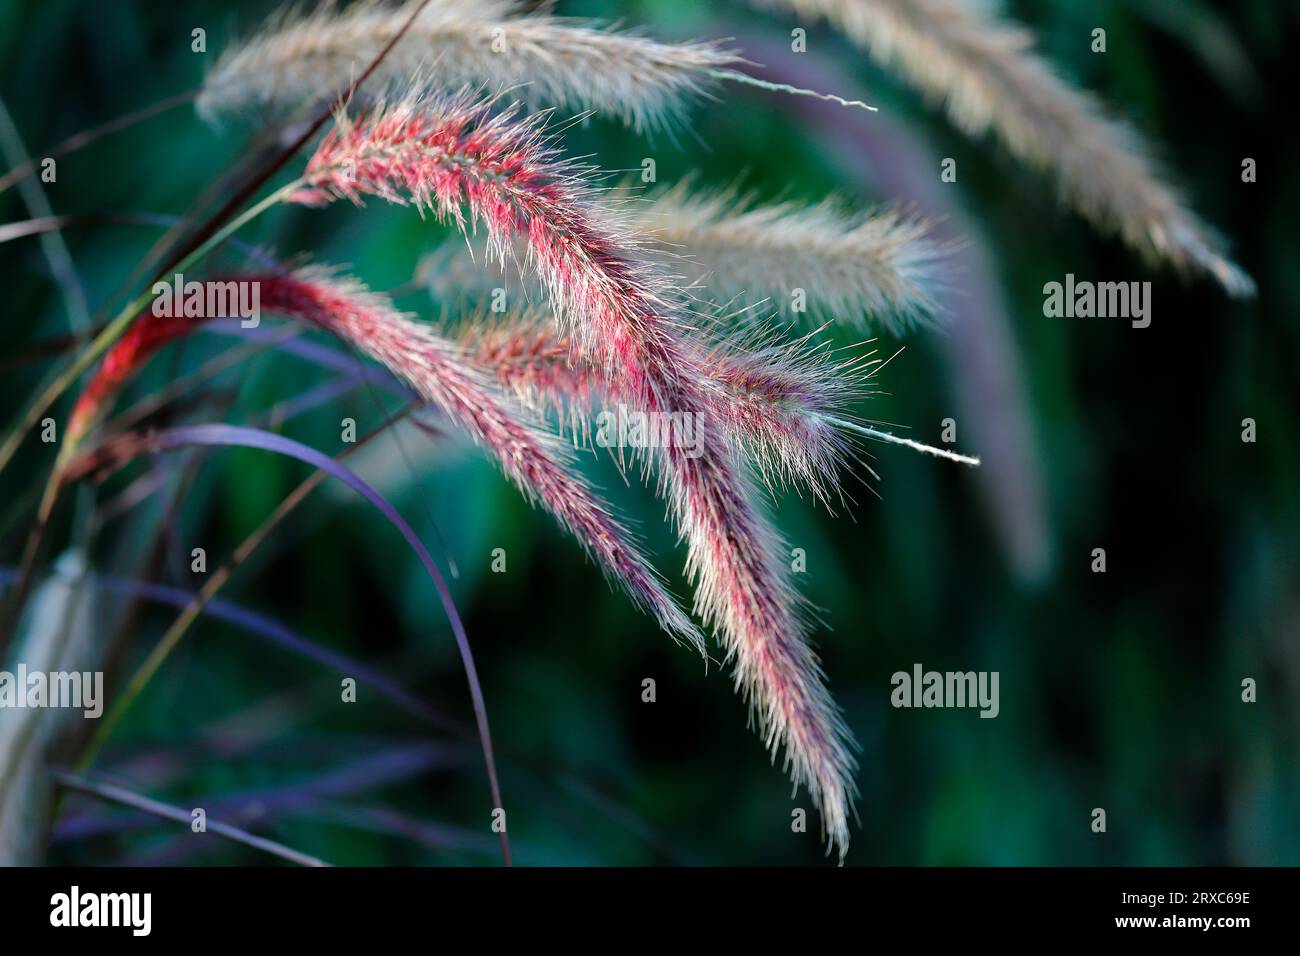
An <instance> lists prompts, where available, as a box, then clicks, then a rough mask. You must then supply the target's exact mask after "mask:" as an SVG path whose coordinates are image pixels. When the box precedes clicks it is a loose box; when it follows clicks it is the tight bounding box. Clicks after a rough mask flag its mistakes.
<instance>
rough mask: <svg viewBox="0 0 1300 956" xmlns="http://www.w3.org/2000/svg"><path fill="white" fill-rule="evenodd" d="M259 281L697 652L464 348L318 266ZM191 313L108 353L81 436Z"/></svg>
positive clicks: (552, 445) (145, 329)
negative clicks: (415, 401)
mask: <svg viewBox="0 0 1300 956" xmlns="http://www.w3.org/2000/svg"><path fill="white" fill-rule="evenodd" d="M239 281H243V282H256V283H258V284H259V286H260V299H261V304H262V308H264V309H266V310H267V311H269V312H274V313H279V314H282V315H286V316H289V317H292V318H295V319H298V320H299V321H302V322H304V323H306V324H308V325H312V326H315V327H316V328H320V329H324V330H325V331H327V332H330V333H332V334H334V335H336V336H338V337H339V338H340V339H342V340H343V341H345V342H347V343H349V344H350V345H352V346H353V347H355V348H357V349H359V350H360V351H362V352H364V353H366V354H367V355H369V356H371V357H372V358H374V359H375V360H376V361H378V362H380V363H382V364H383V365H385V366H387V367H388V368H389V369H390V370H392V371H393V372H394V373H395V374H396V375H397V376H398V377H400V378H402V379H403V380H405V381H406V382H407V383H408V384H409V385H410V386H411V387H412V388H413V389H415V391H416V392H417V393H418V394H419V395H420V396H421V397H422V398H423V399H425V400H426V401H428V402H430V403H431V404H433V405H434V406H436V407H438V408H439V409H441V410H442V411H443V412H444V413H445V414H446V415H447V416H448V418H450V419H451V420H452V421H453V422H454V423H455V424H456V425H458V426H459V427H460V428H461V429H462V430H464V431H465V432H466V433H467V434H469V435H470V437H472V438H473V439H474V440H475V441H476V442H477V443H478V444H479V445H481V446H482V447H483V448H484V449H486V450H487V451H488V452H489V453H490V454H491V455H492V457H493V458H494V459H496V461H497V462H498V464H500V466H501V468H502V470H503V471H504V472H505V473H506V475H507V476H508V477H509V478H510V480H511V481H513V482H514V483H515V485H516V486H517V487H518V488H519V489H520V490H521V491H522V492H523V493H524V494H525V495H526V496H527V497H528V498H529V499H530V500H532V501H534V502H537V503H540V504H541V505H542V507H544V508H545V509H546V510H547V511H549V512H550V513H551V514H553V515H554V516H555V517H556V518H557V519H559V521H560V522H561V523H562V524H563V525H564V526H565V527H566V528H567V529H568V530H569V531H570V532H571V533H572V534H573V536H574V537H575V538H576V539H577V540H578V541H579V542H580V543H581V544H582V545H583V547H584V548H585V549H586V550H587V552H588V553H589V554H590V555H592V557H593V558H595V559H596V561H597V562H598V563H599V565H600V567H601V568H602V569H603V570H604V571H605V572H606V573H607V574H608V575H609V576H610V577H611V578H612V579H614V580H616V581H618V582H619V583H620V584H621V585H622V586H623V589H624V590H625V591H626V592H627V593H628V595H629V596H631V598H632V599H633V601H634V602H635V603H636V604H637V605H638V606H640V607H642V608H643V609H645V610H647V611H649V612H650V613H651V614H652V615H653V616H654V617H655V619H656V620H657V621H658V622H659V624H660V626H661V627H662V628H663V629H664V630H665V631H667V632H668V633H669V634H671V635H672V636H673V637H674V638H678V639H682V640H686V641H688V642H690V643H691V644H692V645H694V646H696V647H697V648H699V649H700V650H701V651H703V641H702V639H701V637H700V635H699V632H698V630H697V629H696V627H695V626H694V624H692V623H691V621H690V619H689V618H688V617H687V616H686V614H685V613H684V612H683V611H682V609H681V608H680V607H678V605H677V603H676V602H675V601H674V600H673V598H672V596H671V595H670V594H669V593H668V592H667V590H666V589H665V587H664V585H663V583H662V581H661V580H660V579H659V577H658V576H657V574H656V573H655V571H654V569H653V568H652V567H651V566H650V564H649V562H648V561H647V560H646V559H645V557H644V556H643V555H642V554H641V552H640V549H639V548H638V546H637V544H636V542H635V541H634V540H633V538H632V537H631V535H630V534H629V533H628V531H627V530H626V529H625V528H624V527H623V526H622V525H621V524H620V523H619V522H618V520H617V519H615V518H614V517H613V516H612V515H611V514H610V513H609V510H608V508H607V507H606V506H605V505H604V504H603V503H602V502H601V501H600V500H599V498H597V496H596V495H595V494H594V492H593V491H592V490H591V488H590V487H589V486H588V485H587V484H586V483H585V482H584V481H583V479H582V478H581V477H580V476H579V475H578V474H577V473H576V472H575V471H574V470H573V469H572V468H571V467H570V463H569V461H568V460H567V459H568V457H569V456H568V454H567V452H566V449H565V448H564V447H563V445H562V444H560V443H559V442H558V441H556V440H555V438H554V437H553V436H552V435H550V434H549V433H548V432H546V431H545V430H543V429H541V428H539V427H537V426H535V425H534V424H532V423H531V422H530V421H529V420H528V416H527V415H526V414H525V413H524V412H523V411H522V410H521V409H519V408H518V407H516V406H514V405H513V404H512V403H511V402H510V401H509V400H507V399H506V398H505V396H503V395H502V394H501V393H500V391H499V389H498V388H497V387H496V386H495V385H494V384H493V383H492V382H491V380H490V378H489V377H488V376H487V375H486V374H484V373H483V372H482V371H481V370H479V369H478V368H476V367H475V366H474V365H473V364H472V362H470V361H469V359H468V357H467V356H466V355H465V352H464V350H463V349H462V348H461V347H460V346H458V345H456V344H455V343H453V342H449V341H447V340H446V339H443V338H441V337H439V336H437V335H435V334H434V333H433V332H432V331H430V330H429V329H428V328H427V327H425V326H423V325H420V324H418V323H416V322H413V321H411V320H410V319H409V318H407V317H406V316H404V315H402V314H400V313H398V312H397V311H396V310H395V309H394V308H393V307H392V305H391V303H389V301H388V299H387V298H386V297H384V296H382V295H378V294H376V293H373V292H371V291H369V290H367V289H366V288H364V287H363V286H362V285H361V284H360V283H358V282H356V281H354V280H350V279H344V278H339V277H337V276H335V275H334V274H333V273H331V272H330V271H329V270H326V269H322V268H308V269H302V270H299V271H297V272H294V273H289V274H271V275H265V276H241V277H239ZM193 327H194V320H193V319H173V318H160V317H157V316H155V315H153V314H151V313H149V314H145V315H142V316H141V317H140V318H139V319H137V321H136V323H135V324H134V325H133V326H132V328H131V330H130V331H129V332H128V333H127V335H126V336H124V337H123V338H122V339H121V340H120V341H119V342H118V344H117V345H116V346H115V347H114V348H113V349H112V350H111V351H110V352H109V354H108V355H107V356H106V358H105V360H104V363H103V364H102V366H101V367H100V370H99V372H98V374H97V375H96V376H95V377H94V378H93V379H92V380H91V382H90V384H89V385H88V386H87V388H86V390H85V392H84V393H83V394H82V396H81V399H80V400H79V402H78V404H77V406H76V409H75V411H74V413H73V424H72V426H71V428H72V430H73V433H74V434H81V433H83V432H84V431H85V430H86V428H87V427H88V424H89V422H90V421H91V420H93V418H94V417H95V415H96V414H97V413H98V412H99V411H100V410H102V408H103V407H104V405H105V403H106V402H107V401H108V400H109V399H110V398H111V396H112V394H113V393H114V392H115V391H116V390H117V388H118V387H119V386H120V385H121V383H122V381H124V380H125V379H126V377H128V376H129V375H130V374H131V373H132V372H134V371H135V370H136V369H138V368H139V366H140V365H141V364H142V363H143V362H144V360H145V359H147V358H148V357H149V355H150V354H151V353H152V352H153V351H154V350H156V349H157V348H158V347H160V346H161V345H163V344H165V343H166V342H167V341H169V340H171V339H173V338H176V337H178V336H180V335H183V334H185V333H187V332H189V331H191V330H192V329H193Z"/></svg>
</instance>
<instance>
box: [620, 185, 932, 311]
mask: <svg viewBox="0 0 1300 956" xmlns="http://www.w3.org/2000/svg"><path fill="white" fill-rule="evenodd" d="M630 208H631V209H632V214H631V215H632V217H633V218H632V222H631V227H632V228H633V230H634V231H635V232H636V234H637V235H638V236H640V237H641V238H642V239H643V240H644V242H645V244H646V246H647V247H648V248H650V249H651V250H653V251H654V252H656V253H657V254H658V255H660V256H666V257H671V266H672V267H673V268H675V269H676V270H677V271H679V272H682V273H684V274H685V275H686V277H687V278H689V279H690V280H692V281H693V282H695V283H696V284H698V285H699V286H702V287H703V289H704V290H705V291H706V292H707V293H708V295H709V297H710V298H713V299H715V300H720V301H740V302H747V303H749V304H751V305H755V306H758V307H760V308H762V307H764V306H767V307H770V308H771V309H775V310H779V311H780V312H782V313H783V314H786V315H789V314H791V313H792V312H793V311H797V309H795V308H792V306H793V305H794V302H795V290H797V289H802V290H803V291H804V295H805V296H806V299H807V301H806V305H807V306H808V307H810V308H811V309H812V310H813V311H815V312H816V314H819V315H825V316H830V317H835V318H837V319H842V320H846V321H850V322H855V323H859V324H861V323H863V321H864V320H865V319H867V318H871V319H873V320H874V321H875V322H877V323H878V324H879V325H881V326H883V327H885V328H887V329H890V330H892V331H900V330H902V329H905V328H907V327H909V326H911V325H915V324H917V323H923V322H926V321H929V320H932V319H933V318H934V317H935V314H936V311H937V309H938V306H937V305H936V303H935V299H934V295H933V293H934V291H935V289H936V287H937V281H938V279H937V273H936V264H937V263H938V262H939V261H940V260H941V259H942V258H943V256H944V254H945V249H944V248H943V247H942V246H941V245H939V244H937V243H935V242H933V241H931V240H929V239H927V238H926V234H927V232H928V231H929V223H927V222H925V221H924V220H922V219H919V218H917V217H915V216H911V215H908V214H907V213H906V212H904V211H901V210H897V209H887V210H883V211H881V212H877V213H875V214H872V215H860V214H856V213H853V212H850V211H849V209H848V208H847V206H846V204H844V203H842V202H839V201H837V200H835V199H833V198H832V199H826V200H824V201H822V202H820V203H818V204H816V205H814V206H800V205H798V204H796V203H792V202H783V203H776V204H773V205H760V204H758V203H755V202H754V201H753V200H752V199H750V198H748V197H744V196H740V195H737V194H736V193H735V192H722V193H718V194H714V195H709V194H707V193H703V192H701V191H700V190H698V189H693V188H691V187H690V186H689V185H687V186H677V187H674V188H672V189H670V190H668V191H667V192H664V193H662V194H660V195H659V196H657V197H651V201H649V202H646V203H641V204H633V205H631V206H630Z"/></svg>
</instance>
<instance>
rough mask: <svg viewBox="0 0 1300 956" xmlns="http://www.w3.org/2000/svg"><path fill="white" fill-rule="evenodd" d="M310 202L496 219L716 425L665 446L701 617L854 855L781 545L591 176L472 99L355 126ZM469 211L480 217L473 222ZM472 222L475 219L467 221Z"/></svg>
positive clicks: (640, 383)
mask: <svg viewBox="0 0 1300 956" xmlns="http://www.w3.org/2000/svg"><path fill="white" fill-rule="evenodd" d="M306 175H307V188H306V191H305V192H304V194H303V195H301V196H299V197H297V198H299V199H301V200H305V201H311V202H319V201H324V200H326V199H328V198H330V197H346V198H351V199H354V200H356V199H358V198H359V197H360V196H361V195H375V196H380V197H383V198H386V199H390V200H395V201H409V202H412V203H414V204H415V205H417V206H419V207H420V208H424V209H432V210H433V211H434V212H435V213H436V214H437V215H438V216H439V217H440V218H442V219H444V220H447V219H450V220H452V221H454V222H455V223H456V224H457V225H458V227H459V228H460V229H461V230H462V231H468V228H469V225H470V223H479V222H481V223H484V224H485V227H486V230H487V233H488V243H489V249H491V250H492V251H493V254H494V255H495V256H496V257H497V258H498V259H504V258H505V257H506V256H507V255H509V253H510V250H511V248H512V246H513V242H515V241H519V240H522V241H524V244H525V248H526V250H527V252H526V256H525V259H526V263H525V265H526V267H527V268H528V269H530V270H531V271H532V272H533V273H534V274H535V275H536V276H537V277H538V278H539V279H541V281H542V282H543V284H544V285H545V286H546V288H547V290H548V292H549V294H550V298H551V301H552V303H553V304H554V305H555V306H556V310H557V315H558V316H559V317H560V318H561V320H562V322H563V323H565V324H566V325H567V326H568V328H569V329H570V331H571V332H572V333H573V334H574V338H575V340H576V341H577V342H578V344H579V346H580V348H581V351H582V352H583V353H584V354H586V355H587V356H589V357H590V358H591V359H592V360H594V361H595V362H596V363H597V365H599V366H600V367H601V368H603V369H604V371H605V373H606V374H607V375H609V376H611V377H613V376H617V377H618V378H619V380H620V381H621V383H622V385H623V387H624V388H625V389H626V390H627V393H628V394H629V395H631V396H635V399H636V401H635V403H634V404H635V407H636V408H637V409H638V410H640V411H642V412H645V413H650V414H667V415H683V414H684V415H690V416H694V417H695V419H696V420H697V421H699V422H701V423H702V424H703V431H704V438H705V440H704V441H703V443H702V446H701V447H700V448H698V449H696V450H695V451H696V452H698V453H692V451H690V450H688V449H687V448H686V447H685V446H684V445H683V443H682V442H678V441H673V442H669V443H667V445H666V446H665V447H663V448H659V449H656V451H655V455H656V458H657V461H658V463H659V466H660V475H661V483H662V486H663V491H664V492H665V494H666V495H667V498H668V501H669V503H670V505H671V507H672V510H673V513H674V515H675V516H676V518H677V522H678V524H679V526H680V528H681V530H682V533H683V535H684V537H685V538H686V540H687V542H688V556H687V571H688V574H689V575H690V577H691V578H692V579H693V580H694V581H695V582H696V609H697V611H698V612H699V613H700V615H701V617H702V618H703V619H704V620H705V621H706V623H709V624H711V625H713V626H715V627H716V629H717V630H718V632H719V635H720V637H721V639H722V641H723V643H724V645H725V646H726V649H727V654H728V657H729V658H730V659H732V660H734V661H735V669H736V679H737V682H738V684H739V686H740V687H741V688H742V690H743V691H744V692H745V693H746V695H747V696H748V699H749V700H750V703H751V706H752V707H753V708H754V710H755V711H756V712H757V714H758V715H759V718H760V726H761V730H762V732H763V734H764V736H765V739H766V742H767V744H768V746H769V748H770V749H771V750H772V751H773V753H774V754H775V752H776V751H777V750H780V749H782V745H784V754H785V763H786V765H787V767H788V769H789V771H790V774H791V776H792V777H793V779H794V781H795V783H796V785H798V784H805V785H807V786H808V788H809V791H810V793H811V795H812V797H813V799H814V800H815V801H816V802H817V803H818V805H819V806H820V808H821V814H822V821H823V825H824V828H825V831H826V832H827V834H828V836H829V839H830V841H831V843H832V844H834V845H836V846H838V847H839V848H840V852H841V854H843V852H844V851H845V849H846V847H847V844H848V823H847V819H848V813H849V809H850V806H851V803H852V799H853V794H854V785H853V774H854V770H855V763H854V760H853V757H852V754H851V752H850V745H849V743H848V734H847V731H846V729H845V727H844V725H843V722H842V720H841V718H840V716H839V712H838V710H837V709H836V707H835V705H834V703H833V702H832V701H831V699H830V696H829V694H828V693H827V691H826V689H825V686H824V684H823V681H822V677H821V673H820V669H819V667H818V665H817V661H816V658H815V656H814V655H813V653H812V650H811V649H810V647H809V646H808V643H807V640H806V636H805V633H804V627H803V623H802V621H801V620H800V616H799V613H798V609H799V601H798V598H797V596H796V595H795V593H794V591H793V589H792V588H791V587H790V584H789V581H788V578H787V575H786V571H785V566H784V562H783V561H782V560H780V559H779V558H778V553H777V541H776V538H775V535H774V534H773V533H772V532H771V530H770V528H769V526H768V524H767V522H766V521H765V520H764V518H763V517H762V516H761V515H760V514H759V513H758V512H757V511H756V510H755V508H754V506H753V503H752V502H751V500H750V495H749V489H748V487H747V482H746V481H745V479H744V477H743V475H742V474H741V473H740V472H739V471H738V470H737V462H736V461H735V456H734V455H733V454H732V449H731V446H730V443H729V442H727V441H726V440H725V439H724V438H723V437H720V435H721V432H722V429H718V428H715V427H714V426H716V416H715V415H714V413H713V412H712V411H711V409H710V407H709V401H708V393H709V390H710V386H709V385H708V383H705V382H699V381H696V379H695V378H694V377H693V374H692V373H693V366H692V364H691V362H690V360H689V356H688V354H687V352H686V350H685V348H684V347H683V345H682V343H681V341H680V339H679V336H678V329H679V328H680V326H681V325H682V324H683V322H684V317H683V316H682V315H681V314H680V313H679V310H678V309H677V308H675V307H674V306H673V305H671V304H669V298H670V293H671V290H669V289H667V288H666V287H665V286H664V285H663V284H662V283H661V282H660V281H658V280H657V278H656V275H655V274H654V273H652V272H650V271H649V269H648V268H647V267H645V266H643V265H639V264H637V263H636V262H635V260H634V258H633V256H632V250H631V245H630V242H629V241H628V240H627V239H626V237H623V236H620V235H619V234H617V233H615V232H614V231H612V230H610V229H608V228H607V227H605V226H604V225H603V224H602V223H601V222H600V221H599V219H598V214H597V213H596V211H595V210H596V204H595V203H594V202H593V201H592V198H591V196H590V190H589V187H587V186H586V185H585V183H584V182H583V179H582V177H581V175H580V174H579V172H578V171H577V170H576V169H574V168H573V167H571V166H568V165H566V164H564V163H562V162H561V161H559V160H558V159H557V158H556V156H555V154H554V151H553V150H552V149H551V147H550V146H549V144H548V143H547V141H546V139H545V136H544V131H543V129H542V127H541V126H540V125H539V123H538V122H537V121H534V120H517V119H515V118H514V116H513V115H512V113H511V112H510V111H506V112H505V113H504V114H498V115H492V114H490V113H489V112H488V111H487V110H486V109H485V108H484V107H482V106H476V105H474V104H472V103H470V102H469V101H468V100H467V99H466V98H465V97H463V96H462V97H457V98H453V99H450V100H445V99H437V98H427V99H423V100H421V99H415V98H408V99H406V100H403V101H401V102H399V103H396V104H394V105H390V106H387V107H380V108H377V109H376V110H373V111H371V112H369V113H367V114H363V115H362V116H361V117H360V118H358V119H356V120H352V121H346V120H345V121H342V122H340V123H339V125H338V128H337V129H336V130H335V132H334V133H332V134H331V135H330V136H329V137H327V138H326V139H325V140H324V141H323V142H322V143H321V145H320V147H319V148H318V150H317V151H316V153H315V155H314V156H313V157H312V159H311V160H310V162H309V164H308V168H307V174H306ZM466 210H468V217H467V216H466V212H465V211H466ZM467 218H468V220H469V221H468V222H467Z"/></svg>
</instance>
